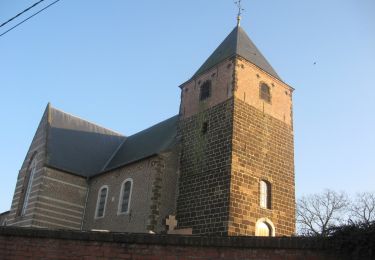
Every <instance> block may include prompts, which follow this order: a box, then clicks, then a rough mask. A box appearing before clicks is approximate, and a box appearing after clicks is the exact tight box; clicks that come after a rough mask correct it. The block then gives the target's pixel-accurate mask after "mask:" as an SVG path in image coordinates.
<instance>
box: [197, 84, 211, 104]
mask: <svg viewBox="0 0 375 260" xmlns="http://www.w3.org/2000/svg"><path fill="white" fill-rule="evenodd" d="M210 96H211V80H206V81H205V82H204V83H203V84H202V86H201V92H200V95H199V100H201V101H202V100H205V99H207V98H209V97H210Z"/></svg>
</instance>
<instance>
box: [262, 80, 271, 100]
mask: <svg viewBox="0 0 375 260" xmlns="http://www.w3.org/2000/svg"><path fill="white" fill-rule="evenodd" d="M260 98H261V99H263V100H264V101H266V102H268V103H270V102H271V91H270V87H269V86H268V85H267V84H265V83H262V84H261V85H260Z"/></svg>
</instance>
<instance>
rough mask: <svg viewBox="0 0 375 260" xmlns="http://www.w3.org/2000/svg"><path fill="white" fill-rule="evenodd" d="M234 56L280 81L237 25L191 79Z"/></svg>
mask: <svg viewBox="0 0 375 260" xmlns="http://www.w3.org/2000/svg"><path fill="white" fill-rule="evenodd" d="M236 55H238V56H241V57H242V58H244V59H246V60H247V61H249V62H250V63H252V64H254V65H255V66H257V67H259V68H260V69H262V70H263V71H265V72H267V73H268V74H270V75H272V76H273V77H275V78H277V79H279V80H281V79H280V77H279V75H277V73H276V71H275V70H274V69H273V68H272V66H271V64H269V62H268V61H267V60H266V58H265V57H264V56H263V55H262V53H261V52H260V51H259V50H258V48H257V47H256V46H255V44H254V43H253V42H252V41H251V40H250V38H249V36H248V35H247V34H246V32H245V31H244V30H243V29H242V27H240V26H239V24H238V25H237V26H236V27H235V28H234V29H233V30H232V32H231V33H230V34H229V35H228V36H227V37H226V38H225V39H224V41H223V42H222V43H221V44H220V45H219V47H217V48H216V50H215V51H214V52H213V53H212V54H211V56H210V57H208V59H207V60H206V61H205V62H204V63H203V65H202V66H201V67H200V68H199V69H198V70H197V72H196V73H195V74H194V76H193V78H194V77H196V76H198V75H200V74H202V73H203V72H205V71H207V70H209V69H211V68H212V67H214V66H216V65H217V64H219V63H220V62H222V61H224V60H226V59H228V58H231V57H233V56H236Z"/></svg>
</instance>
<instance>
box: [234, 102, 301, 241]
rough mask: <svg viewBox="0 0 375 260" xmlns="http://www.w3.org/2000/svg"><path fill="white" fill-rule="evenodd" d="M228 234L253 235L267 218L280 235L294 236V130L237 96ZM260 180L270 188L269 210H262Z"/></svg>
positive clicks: (277, 234)
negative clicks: (262, 219)
mask: <svg viewBox="0 0 375 260" xmlns="http://www.w3.org/2000/svg"><path fill="white" fill-rule="evenodd" d="M233 121H234V123H233V154H232V157H233V160H232V178H231V195H230V217H229V235H255V225H256V222H257V220H258V219H260V218H268V219H270V220H271V221H272V222H273V224H274V226H275V229H276V230H275V231H276V232H275V233H276V236H284V235H285V236H290V235H292V234H294V232H295V215H294V214H295V197H294V196H295V194H294V159H293V158H294V154H293V151H294V150H293V131H292V128H291V126H290V125H288V124H286V123H284V122H282V121H281V120H278V119H276V118H274V117H272V116H269V115H267V114H265V113H263V112H262V111H259V110H258V109H256V108H254V107H253V106H251V105H249V104H247V103H246V102H244V101H242V100H239V99H237V98H235V100H234V119H233ZM261 180H266V181H268V182H269V183H270V184H271V209H264V208H261V207H260V187H259V183H260V181H261Z"/></svg>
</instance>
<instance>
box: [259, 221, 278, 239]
mask: <svg viewBox="0 0 375 260" xmlns="http://www.w3.org/2000/svg"><path fill="white" fill-rule="evenodd" d="M255 235H256V236H260V237H274V236H275V226H274V225H273V223H272V221H271V220H269V219H268V218H261V219H259V220H258V221H257V223H256V226H255Z"/></svg>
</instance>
